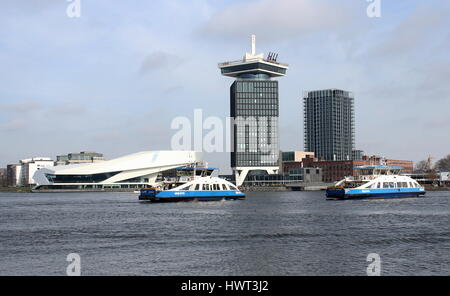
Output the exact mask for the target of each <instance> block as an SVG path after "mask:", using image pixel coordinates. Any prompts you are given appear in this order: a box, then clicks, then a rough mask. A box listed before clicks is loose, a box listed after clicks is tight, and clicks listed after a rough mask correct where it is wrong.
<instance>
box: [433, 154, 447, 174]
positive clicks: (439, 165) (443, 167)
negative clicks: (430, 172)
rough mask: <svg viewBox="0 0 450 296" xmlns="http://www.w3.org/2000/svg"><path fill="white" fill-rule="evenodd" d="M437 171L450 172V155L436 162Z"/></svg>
mask: <svg viewBox="0 0 450 296" xmlns="http://www.w3.org/2000/svg"><path fill="white" fill-rule="evenodd" d="M436 169H437V170H439V171H441V172H450V154H449V155H447V156H446V157H444V158H442V159H440V160H438V162H436Z"/></svg>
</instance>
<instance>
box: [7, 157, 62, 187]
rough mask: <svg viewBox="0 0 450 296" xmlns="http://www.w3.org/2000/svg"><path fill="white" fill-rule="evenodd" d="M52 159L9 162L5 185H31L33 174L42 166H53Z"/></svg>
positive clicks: (40, 158)
mask: <svg viewBox="0 0 450 296" xmlns="http://www.w3.org/2000/svg"><path fill="white" fill-rule="evenodd" d="M53 165H54V161H53V160H52V159H51V158H49V157H33V158H28V159H22V160H21V161H20V162H19V163H18V164H9V165H8V166H7V168H6V179H7V185H8V186H12V187H19V186H33V185H35V184H36V182H35V180H34V179H33V175H34V173H35V172H36V171H38V170H40V169H42V168H49V167H53Z"/></svg>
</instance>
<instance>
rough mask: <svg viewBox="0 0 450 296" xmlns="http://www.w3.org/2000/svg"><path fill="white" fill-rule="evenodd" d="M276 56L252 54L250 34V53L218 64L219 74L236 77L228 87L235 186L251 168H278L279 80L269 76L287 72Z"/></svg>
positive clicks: (273, 172) (286, 67)
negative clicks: (240, 58)
mask: <svg viewBox="0 0 450 296" xmlns="http://www.w3.org/2000/svg"><path fill="white" fill-rule="evenodd" d="M277 56H278V55H277V54H274V53H270V54H269V55H268V57H267V58H264V55H263V54H255V36H254V35H253V36H252V52H251V53H246V54H245V56H244V58H243V59H242V60H239V61H234V62H225V63H221V64H219V68H220V69H221V73H222V75H224V76H228V77H233V78H235V79H236V80H235V81H234V82H233V84H232V85H231V87H230V116H231V117H233V118H234V119H235V127H234V134H233V135H232V137H233V141H232V142H233V145H234V147H233V152H232V153H231V167H232V168H233V171H234V173H235V175H236V184H237V185H238V186H239V185H242V183H243V182H244V180H245V177H246V176H247V174H248V173H249V172H251V171H266V172H267V173H268V174H276V173H278V170H279V164H278V156H279V144H278V115H279V97H278V81H275V80H272V78H274V77H281V76H284V75H286V70H287V69H288V66H287V65H286V64H281V63H278V62H277Z"/></svg>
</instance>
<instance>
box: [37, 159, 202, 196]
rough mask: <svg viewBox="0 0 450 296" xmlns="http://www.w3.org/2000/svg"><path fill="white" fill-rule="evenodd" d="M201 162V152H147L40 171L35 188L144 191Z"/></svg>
mask: <svg viewBox="0 0 450 296" xmlns="http://www.w3.org/2000/svg"><path fill="white" fill-rule="evenodd" d="M200 161H201V152H195V151H145V152H138V153H134V154H130V155H126V156H123V157H119V158H115V159H112V160H108V161H104V162H99V163H92V164H79V165H66V166H56V167H52V168H42V169H40V170H38V171H37V172H36V173H35V174H34V176H33V178H34V180H35V181H36V183H37V185H36V186H35V187H34V189H104V188H120V189H128V188H142V187H146V186H149V185H154V184H155V183H156V180H157V178H158V176H159V175H160V174H161V173H163V172H165V171H169V170H172V169H176V168H179V167H183V166H188V165H192V164H195V163H198V162H200Z"/></svg>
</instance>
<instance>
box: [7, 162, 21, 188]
mask: <svg viewBox="0 0 450 296" xmlns="http://www.w3.org/2000/svg"><path fill="white" fill-rule="evenodd" d="M21 175H22V165H21V164H8V165H7V166H6V185H7V186H9V187H16V186H22V183H21V182H22V177H21Z"/></svg>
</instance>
